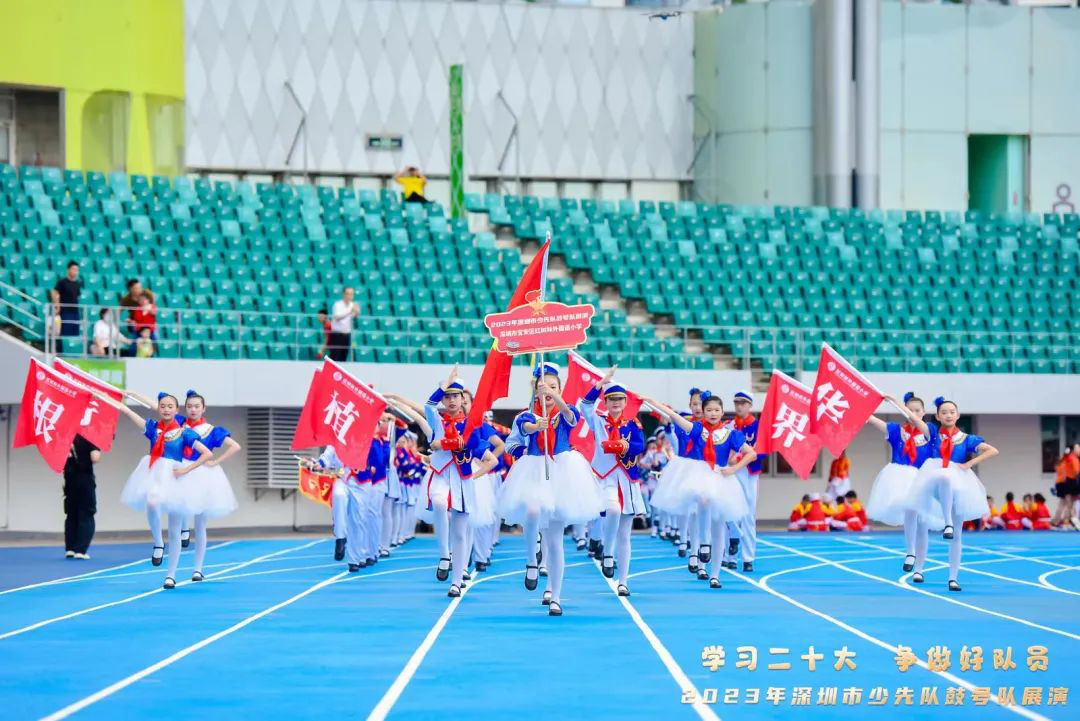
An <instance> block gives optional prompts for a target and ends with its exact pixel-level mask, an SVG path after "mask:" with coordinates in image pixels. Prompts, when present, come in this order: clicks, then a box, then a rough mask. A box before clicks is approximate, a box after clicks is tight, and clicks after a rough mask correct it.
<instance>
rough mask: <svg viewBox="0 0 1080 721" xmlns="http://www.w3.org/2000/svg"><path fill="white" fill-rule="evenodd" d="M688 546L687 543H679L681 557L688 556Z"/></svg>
mask: <svg viewBox="0 0 1080 721" xmlns="http://www.w3.org/2000/svg"><path fill="white" fill-rule="evenodd" d="M686 546H687V544H685V543H680V544H679V558H686Z"/></svg>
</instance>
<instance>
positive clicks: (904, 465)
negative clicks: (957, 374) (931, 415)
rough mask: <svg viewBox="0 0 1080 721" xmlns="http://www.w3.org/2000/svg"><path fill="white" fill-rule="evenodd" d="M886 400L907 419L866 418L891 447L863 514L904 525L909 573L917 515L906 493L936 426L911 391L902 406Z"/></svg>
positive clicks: (913, 552) (905, 563)
mask: <svg viewBox="0 0 1080 721" xmlns="http://www.w3.org/2000/svg"><path fill="white" fill-rule="evenodd" d="M885 400H888V401H892V403H893V404H894V405H895V406H896V407H897V408H904V409H905V412H904V418H905V420H906V421H907V422H906V423H904V424H903V425H900V424H899V423H886V422H885V421H883V420H881V419H880V418H878V417H877V416H870V418H869V419H867V421H866V422H867V423H869V424H870V425H872V426H874V427H875V428H877V429H878V430H879V431H881V432H882V433H884V434H885V442H886V443H887V444H888V445H889V448H890V450H891V451H892V459H891V460H890V461H889V463H887V464H885V467H884V468H882V469H881V471H880V472H879V473H878V474H877V478H875V479H874V485H873V487H872V488H871V489H870V500H869V501H867V503H866V515H867V517H869V518H872V519H874V520H875V521H881V522H882V523H885V524H888V525H890V526H900V525H902V526H903V527H904V545H905V546H906V549H907V556H905V557H904V573H910V572H911V569H913V568H914V567H915V540H916V533H915V532H916V528H917V526H918V516H917V514H916V513H915V511H913V510H911V509H910V508H908V507H907V505H908V504H907V501H908V495H909V494H910V493H911V484H912V483H914V482H915V477H916V476H917V475H918V473H919V469H920V468H922V465H923V463H925V462H926V459H927V458H929V457H930V449H931V444H930V439H931V438H932V437H933V436H934V434H936V433H937V426H934V425H933V424H928V423H926V422H925V421H923V414H924V412H925V409H924V406H923V402H922V399H920V398H917V397H916V396H915V394H914V393H911V392H908V393H905V394H904V405H903V406H901V405H900V404H899V403H897V402H896V399H895V398H893V397H892V396H885Z"/></svg>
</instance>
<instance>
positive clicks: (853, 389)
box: [810, 343, 884, 456]
mask: <svg viewBox="0 0 1080 721" xmlns="http://www.w3.org/2000/svg"><path fill="white" fill-rule="evenodd" d="M883 397H884V396H883V395H882V393H881V391H879V390H878V389H877V388H875V387H874V384H873V383H871V382H870V381H869V380H867V379H866V377H865V376H864V375H863V374H862V373H860V372H859V371H857V370H855V367H854V366H853V365H851V364H850V363H848V362H847V361H846V360H844V358H843V357H842V356H841V355H840V354H839V353H837V352H836V351H835V350H833V349H832V348H831V347H830V346H829V344H828V343H822V344H821V360H820V361H819V362H818V371H817V380H816V381H815V382H814V399H813V400H814V408H813V412H812V413H811V414H810V430H811V431H812V432H813V433H816V434H817V435H818V437H819V438H821V442H822V443H823V444H824V445H825V447H826V448H828V449H829V453H831V454H833V455H834V456H839V455H840V453H841V452H843V450H844V449H845V448H847V446H848V444H849V443H851V439H852V438H854V437H855V436H856V435H857V434H858V433H859V431H860V430H862V427H863V425H865V424H866V419H867V418H869V417H870V414H871V413H873V412H874V411H875V410H877V407H878V406H879V405H881V401H882V399H883Z"/></svg>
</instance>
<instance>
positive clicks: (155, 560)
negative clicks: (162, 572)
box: [150, 546, 165, 566]
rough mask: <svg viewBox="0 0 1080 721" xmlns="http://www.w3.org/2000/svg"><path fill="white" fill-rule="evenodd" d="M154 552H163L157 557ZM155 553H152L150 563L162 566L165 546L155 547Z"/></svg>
mask: <svg viewBox="0 0 1080 721" xmlns="http://www.w3.org/2000/svg"><path fill="white" fill-rule="evenodd" d="M154 551H161V555H160V556H159V555H157V554H156V553H154ZM154 551H151V552H150V563H152V564H154V565H155V566H160V565H161V561H162V559H164V558H165V546H154Z"/></svg>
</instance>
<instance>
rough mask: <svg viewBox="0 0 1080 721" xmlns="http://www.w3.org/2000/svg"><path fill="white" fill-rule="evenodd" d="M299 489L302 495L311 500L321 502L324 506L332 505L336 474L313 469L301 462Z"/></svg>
mask: <svg viewBox="0 0 1080 721" xmlns="http://www.w3.org/2000/svg"><path fill="white" fill-rule="evenodd" d="M299 490H300V495H302V496H304V497H305V498H307V499H309V500H312V501H315V502H316V503H321V504H323V505H324V506H332V505H333V497H334V495H333V493H334V476H332V475H331V474H329V473H320V472H319V471H313V470H311V469H310V468H307V467H306V466H304V465H303V464H300V478H299Z"/></svg>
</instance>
